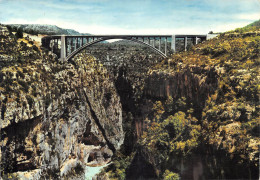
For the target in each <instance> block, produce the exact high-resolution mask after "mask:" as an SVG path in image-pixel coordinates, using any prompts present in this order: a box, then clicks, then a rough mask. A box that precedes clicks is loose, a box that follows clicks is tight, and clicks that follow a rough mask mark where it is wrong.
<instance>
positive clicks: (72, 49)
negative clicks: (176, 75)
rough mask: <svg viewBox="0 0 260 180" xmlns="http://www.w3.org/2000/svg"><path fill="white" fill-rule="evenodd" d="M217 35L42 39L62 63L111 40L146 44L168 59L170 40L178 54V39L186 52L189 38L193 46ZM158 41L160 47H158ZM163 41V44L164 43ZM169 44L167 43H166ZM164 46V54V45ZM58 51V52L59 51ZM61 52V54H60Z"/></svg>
mask: <svg viewBox="0 0 260 180" xmlns="http://www.w3.org/2000/svg"><path fill="white" fill-rule="evenodd" d="M215 36H216V35H211V34H197V35H185V34H183V35H181V34H174V35H76V36H75V35H53V36H46V37H43V38H42V46H43V47H45V48H48V49H49V50H51V51H52V52H54V53H55V51H56V54H57V55H58V56H59V57H60V60H61V61H67V60H69V59H71V58H73V57H74V56H75V55H76V54H77V53H79V52H80V51H82V50H83V49H85V48H87V47H89V46H91V45H93V44H96V43H98V42H101V41H106V40H110V39H126V40H129V41H133V42H137V43H140V44H144V45H146V46H148V47H149V48H151V49H152V50H154V51H155V52H156V53H158V54H160V55H161V56H163V57H167V46H168V42H169V40H170V44H171V50H172V51H173V53H175V52H176V39H177V38H178V39H180V38H183V39H184V50H185V51H186V50H187V44H188V43H187V42H188V38H189V39H191V40H192V42H193V44H198V42H199V41H200V42H202V41H205V40H207V39H210V38H213V37H215ZM156 41H158V43H157V44H158V46H157V47H156V43H155V42H156ZM162 41H163V43H162ZM166 42H167V43H166ZM163 44H164V52H163V50H162V45H163ZM57 50H58V51H57ZM59 52H60V53H59Z"/></svg>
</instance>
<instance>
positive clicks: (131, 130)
mask: <svg viewBox="0 0 260 180" xmlns="http://www.w3.org/2000/svg"><path fill="white" fill-rule="evenodd" d="M0 33H1V34H0V36H1V37H0V38H1V44H0V45H1V47H0V52H1V67H2V69H1V74H0V79H1V86H0V87H1V89H0V91H1V96H0V98H1V101H0V107H1V126H0V127H1V142H0V143H1V152H0V158H1V176H2V177H3V178H4V179H8V178H10V177H13V178H18V179H19V178H20V179H23V178H29V179H30V178H31V179H41V178H47V179H48V178H49V179H73V178H74V179H84V172H85V171H88V169H87V168H86V169H85V167H88V166H94V167H95V166H103V165H105V164H107V163H109V162H111V163H110V164H109V165H108V166H107V167H105V168H104V169H103V171H102V172H101V173H100V174H99V175H97V176H96V177H95V178H97V179H110V178H115V179H179V178H181V179H232V178H233V179H234V178H246V179H256V178H257V177H258V174H259V168H258V167H259V165H258V164H257V162H258V160H259V159H258V157H259V149H258V146H259V137H258V134H259V122H258V119H257V117H258V112H259V111H258V110H259V102H258V97H259V96H258V95H257V92H258V90H257V89H256V87H257V86H256V85H257V83H256V81H257V77H258V76H257V75H259V73H257V70H256V69H257V65H258V66H259V48H258V46H259V44H258V43H259V33H258V34H257V33H256V34H254V35H252V36H251V35H250V36H249V37H247V36H246V35H245V34H243V35H241V36H238V37H237V41H238V42H239V43H243V42H244V41H243V42H241V41H240V40H241V39H242V40H244V39H243V38H248V39H246V40H247V41H249V40H250V41H251V43H252V44H246V45H247V47H248V48H244V49H243V48H241V47H240V46H238V45H237V47H236V48H240V52H241V51H243V52H244V51H245V52H244V56H243V57H239V56H238V55H236V54H235V53H236V52H237V49H235V48H234V49H229V48H228V47H226V46H227V45H226V44H225V43H226V39H227V38H229V37H230V36H232V34H231V35H230V34H228V33H227V34H224V35H222V36H220V37H219V38H217V39H214V40H212V41H209V42H206V43H204V44H202V45H199V46H198V47H193V49H191V51H188V52H180V53H178V54H175V55H173V56H172V57H171V58H169V59H163V58H160V57H159V56H157V55H156V54H154V53H152V52H149V51H147V49H145V50H144V49H142V48H141V47H135V46H134V47H123V53H121V52H119V51H118V48H117V50H111V49H109V48H107V47H106V46H105V45H100V48H97V47H98V45H97V46H94V47H93V48H92V49H89V50H86V51H84V52H83V53H80V54H78V55H77V56H75V57H74V58H73V59H72V60H71V61H69V62H66V63H64V64H62V63H60V62H59V61H58V58H57V56H56V55H55V54H52V53H50V52H48V51H46V50H45V49H41V48H40V47H38V48H33V47H31V46H29V45H28V43H27V42H26V38H25V39H24V40H23V41H20V42H18V41H17V39H16V38H15V37H14V36H13V35H12V33H11V32H10V30H8V29H7V28H6V27H4V26H1V31H0ZM244 36H245V37H244ZM249 38H251V39H249ZM233 41H236V39H234V40H233ZM238 42H236V43H238ZM221 43H223V44H224V45H222V44H221ZM233 43H234V42H233ZM212 44H213V45H215V47H214V48H213V47H212V46H213V45H212ZM102 48H103V49H102ZM210 48H211V49H210ZM250 48H251V49H250ZM223 49H224V50H223ZM121 50H122V47H121ZM250 50H251V51H250ZM21 51H22V52H24V53H23V55H21V53H20V52H21ZM249 51H250V53H249ZM7 52H8V53H7ZM252 52H253V53H252ZM89 53H91V55H90V54H89ZM107 54H109V56H110V57H112V60H111V59H110V62H109V63H108V62H107ZM241 54H242V53H241ZM93 56H94V57H93ZM231 56H232V57H231ZM233 56H234V57H233ZM228 58H231V59H232V60H233V63H230V59H228ZM235 58H238V59H239V58H240V59H239V60H236V59H235ZM245 58H248V59H251V62H247V61H246V60H245ZM9 61H11V62H12V63H10V64H9V63H8V62H9ZM252 64H253V65H252ZM248 82H250V83H249V84H246V83H248ZM248 87H249V88H248ZM245 167H246V168H245Z"/></svg>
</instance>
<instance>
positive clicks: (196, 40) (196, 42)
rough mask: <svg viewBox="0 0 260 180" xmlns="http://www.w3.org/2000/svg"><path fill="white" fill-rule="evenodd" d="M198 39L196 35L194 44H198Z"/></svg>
mask: <svg viewBox="0 0 260 180" xmlns="http://www.w3.org/2000/svg"><path fill="white" fill-rule="evenodd" d="M198 40H199V38H198V37H197V36H196V38H195V44H198Z"/></svg>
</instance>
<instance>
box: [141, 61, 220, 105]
mask: <svg viewBox="0 0 260 180" xmlns="http://www.w3.org/2000/svg"><path fill="white" fill-rule="evenodd" d="M217 77H218V74H217V72H216V70H215V69H214V68H207V67H206V68H203V67H199V66H187V67H183V68H182V70H181V71H173V72H163V71H156V70H154V71H151V72H150V74H149V76H148V77H147V79H146V87H145V94H146V95H147V96H151V97H155V98H167V97H169V96H171V97H172V98H174V99H177V98H181V97H185V98H187V99H188V100H190V101H191V102H193V103H196V105H198V106H200V107H203V106H204V103H205V100H206V99H207V97H208V95H210V94H212V93H213V92H214V91H215V89H216V87H217V85H218V79H217Z"/></svg>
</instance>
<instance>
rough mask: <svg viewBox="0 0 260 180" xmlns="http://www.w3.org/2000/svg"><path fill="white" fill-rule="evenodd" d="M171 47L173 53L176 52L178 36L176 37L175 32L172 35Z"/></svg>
mask: <svg viewBox="0 0 260 180" xmlns="http://www.w3.org/2000/svg"><path fill="white" fill-rule="evenodd" d="M171 49H172V51H173V53H175V52H176V37H175V34H173V35H172V42H171Z"/></svg>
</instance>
